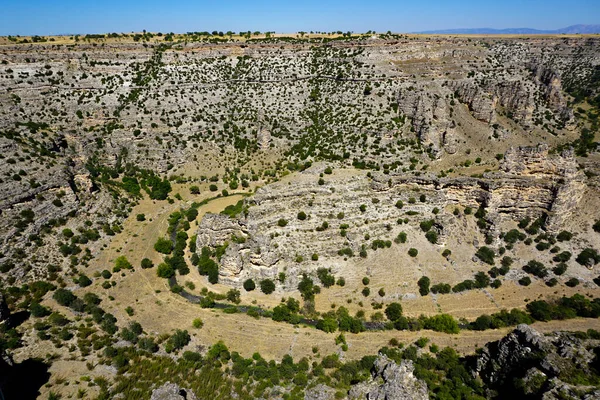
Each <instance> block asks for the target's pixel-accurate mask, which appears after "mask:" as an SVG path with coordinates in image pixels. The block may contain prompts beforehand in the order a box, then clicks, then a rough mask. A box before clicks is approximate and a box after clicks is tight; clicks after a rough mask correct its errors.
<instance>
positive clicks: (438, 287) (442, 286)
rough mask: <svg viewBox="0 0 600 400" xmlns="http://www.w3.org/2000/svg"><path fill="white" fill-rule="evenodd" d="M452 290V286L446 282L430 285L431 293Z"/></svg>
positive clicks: (445, 292) (444, 292) (443, 292)
mask: <svg viewBox="0 0 600 400" xmlns="http://www.w3.org/2000/svg"><path fill="white" fill-rule="evenodd" d="M451 290H452V287H451V286H450V285H449V284H447V283H438V284H436V285H433V286H432V287H431V293H435V294H437V293H440V294H448V293H450V292H451Z"/></svg>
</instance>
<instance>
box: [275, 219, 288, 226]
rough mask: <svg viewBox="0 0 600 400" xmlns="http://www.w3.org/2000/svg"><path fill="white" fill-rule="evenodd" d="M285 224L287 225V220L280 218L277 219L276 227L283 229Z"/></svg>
mask: <svg viewBox="0 0 600 400" xmlns="http://www.w3.org/2000/svg"><path fill="white" fill-rule="evenodd" d="M287 224H288V222H287V220H286V219H283V218H281V219H279V221H277V225H279V226H280V227H282V228H283V227H284V226H286V225H287Z"/></svg>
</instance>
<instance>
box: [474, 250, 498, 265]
mask: <svg viewBox="0 0 600 400" xmlns="http://www.w3.org/2000/svg"><path fill="white" fill-rule="evenodd" d="M475 256H476V257H477V258H479V259H480V260H481V261H483V262H484V263H486V264H490V265H494V257H495V253H494V250H492V249H490V248H489V247H487V246H483V247H480V248H479V249H477V252H476V253H475Z"/></svg>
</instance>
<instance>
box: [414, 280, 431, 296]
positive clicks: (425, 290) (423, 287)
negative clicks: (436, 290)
mask: <svg viewBox="0 0 600 400" xmlns="http://www.w3.org/2000/svg"><path fill="white" fill-rule="evenodd" d="M417 284H418V285H419V293H420V294H421V296H427V295H428V294H429V285H430V284H431V280H430V279H429V278H428V277H426V276H422V277H421V279H419V280H418V281H417Z"/></svg>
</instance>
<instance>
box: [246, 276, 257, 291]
mask: <svg viewBox="0 0 600 400" xmlns="http://www.w3.org/2000/svg"><path fill="white" fill-rule="evenodd" d="M244 289H245V290H246V292H251V291H253V290H254V289H256V284H255V283H254V281H253V280H252V279H246V281H244Z"/></svg>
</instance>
